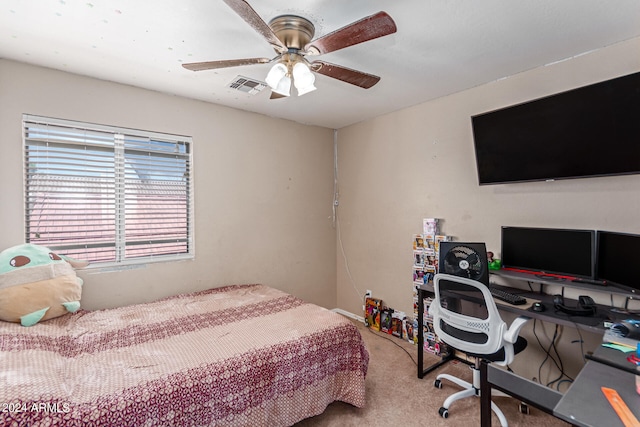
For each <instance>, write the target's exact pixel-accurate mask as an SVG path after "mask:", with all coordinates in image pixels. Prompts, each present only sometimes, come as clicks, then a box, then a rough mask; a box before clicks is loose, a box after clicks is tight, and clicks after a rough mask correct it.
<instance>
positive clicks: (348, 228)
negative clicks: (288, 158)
mask: <svg viewBox="0 0 640 427" xmlns="http://www.w3.org/2000/svg"><path fill="white" fill-rule="evenodd" d="M638 52H640V39H635V40H631V41H627V42H624V43H620V44H618V45H614V46H610V47H607V48H605V49H602V50H599V51H595V52H591V53H589V54H586V55H583V56H579V57H576V58H573V59H569V60H567V61H564V62H560V63H556V64H552V65H549V66H546V67H541V68H537V69H534V70H530V71H527V72H524V73H521V74H518V75H515V76H512V77H509V78H506V79H503V80H499V81H496V82H493V83H489V84H485V85H482V86H479V87H476V88H473V89H470V90H467V91H464V92H460V93H456V94H453V95H450V96H447V97H444V98H441V99H437V100H435V101H432V102H427V103H424V104H421V105H417V106H415V107H412V108H408V109H405V110H402V111H398V112H395V113H392V114H387V115H385V116H381V117H378V118H375V119H373V120H369V121H366V122H363V123H359V124H356V125H353V126H350V127H347V128H344V129H341V130H340V131H339V138H338V141H339V142H338V147H339V148H338V164H339V190H340V206H339V208H338V224H339V241H338V258H337V260H338V277H337V280H338V306H339V307H340V308H342V309H344V310H347V311H350V312H354V313H358V314H359V313H361V306H362V296H363V294H364V292H365V290H366V289H371V290H372V291H373V295H374V296H377V297H379V298H382V299H383V300H384V301H385V302H386V303H387V304H388V305H389V306H391V307H393V308H396V309H399V310H404V311H406V312H408V313H411V312H412V304H411V301H412V279H411V265H412V249H411V239H412V235H413V234H414V233H419V232H420V231H421V229H422V218H425V217H435V218H442V219H443V220H444V222H443V227H442V228H443V232H444V233H445V234H448V235H452V236H455V238H456V239H457V240H460V241H483V242H486V244H487V247H488V249H489V250H493V251H495V252H496V253H498V254H499V251H500V226H501V225H521V226H540V227H559V228H562V227H566V228H587V229H603V230H612V231H626V232H631V233H640V221H639V218H640V176H638V175H634V176H622V177H607V178H589V179H577V180H563V181H556V182H538V183H520V184H509V185H494V186H483V187H480V186H478V183H477V176H476V167H475V154H474V149H473V139H472V130H471V121H470V117H471V116H472V115H475V114H478V113H482V112H486V111H490V110H493V109H497V108H501V107H505V106H509V105H512V104H516V103H520V102H523V101H528V100H531V99H535V98H539V97H543V96H546V95H550V94H553V93H557V92H560V91H564V90H568V89H572V88H575V87H579V86H583V85H587V84H590V83H594V82H598V81H601V80H606V79H610V78H614V77H618V76H621V75H625V74H629V73H632V72H637V71H638V70H640V55H638ZM468 71H469V72H473V70H472V69H471V70H468ZM421 72H424V73H428V72H429V71H428V70H423V71H421ZM603 149H606V141H603ZM567 155H570V153H567ZM594 161H597V159H594ZM343 250H344V254H343V253H342V251H343ZM345 260H346V261H345ZM347 267H348V268H347ZM570 294H571V293H570V292H569V293H568V294H567V295H570ZM594 296H595V297H596V300H597V301H599V302H603V303H608V302H609V295H608V294H601V295H600V294H599V295H594ZM538 327H540V326H538ZM547 327H548V328H550V333H553V327H552V326H550V325H547ZM528 328H530V326H528ZM538 330H540V329H538ZM575 335H576V334H575V330H570V328H567V330H566V331H565V336H566V338H565V339H564V340H563V342H570V341H572V340H574V339H578V338H576V336H575ZM587 335H589V334H587ZM530 338H531V339H530V340H529V342H530V344H531V345H532V346H533V347H534V348H532V349H530V350H527V351H528V352H529V354H530V355H531V354H532V353H531V352H536V351H538V352H539V350H536V349H535V347H537V344H535V338H533V337H530ZM597 338H598V337H595V338H593V337H585V340H591V341H590V343H591V345H595V344H596V343H597ZM594 339H595V340H596V341H594ZM578 346H579V344H573V347H571V346H569V348H567V349H565V352H564V357H566V358H567V359H571V358H572V357H573V358H574V359H578V360H577V362H578V363H579V354H581V351H580V348H579V347H578ZM535 366H536V369H537V365H535ZM528 376H530V377H533V376H537V372H531V373H530V375H528Z"/></svg>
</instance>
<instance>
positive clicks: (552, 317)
mask: <svg viewBox="0 0 640 427" xmlns="http://www.w3.org/2000/svg"><path fill="white" fill-rule="evenodd" d="M505 290H507V291H508V292H513V293H518V294H520V295H522V296H524V297H525V298H527V300H528V302H529V303H531V302H532V301H529V300H538V301H541V302H543V303H544V304H545V305H546V306H547V310H546V311H543V312H534V311H531V310H529V309H528V307H530V305H531V304H527V305H525V306H514V305H510V304H507V303H503V302H501V301H496V303H497V305H498V309H499V310H502V311H507V312H510V313H513V314H515V315H518V316H527V317H530V318H534V319H539V320H542V321H546V322H551V323H555V324H559V325H565V326H570V327H574V328H578V329H583V330H587V331H591V332H595V333H599V334H604V332H605V327H604V321H605V320H606V321H609V322H617V321H621V320H624V319H627V318H629V315H628V314H623V313H619V312H617V311H611V310H610V308H609V307H608V306H603V305H597V314H596V316H571V315H568V314H566V313H563V312H557V311H556V310H555V309H554V307H553V296H552V295H546V294H543V293H539V292H531V291H524V290H521V289H512V288H511V289H509V288H505ZM599 290H600V291H601V292H608V291H609V289H608V288H607V289H599ZM433 291H434V289H433V286H432V285H429V284H425V285H420V286H418V378H423V377H424V376H425V375H426V374H427V373H429V372H431V371H432V370H434V369H436V368H437V367H439V366H441V365H442V364H443V363H446V362H447V361H448V360H450V359H452V358H453V357H454V356H453V355H450V356H448V357H447V358H443V359H442V360H440V361H439V362H437V363H434V364H432V365H431V366H429V367H428V368H426V369H425V367H424V360H423V352H424V347H423V346H424V339H423V326H424V298H426V297H427V296H428V295H430V294H433ZM566 304H568V305H576V304H577V301H570V300H566ZM594 356H596V357H598V358H602V359H605V360H606V361H609V362H611V363H613V364H616V363H617V364H624V363H627V362H626V360H625V359H626V355H625V354H623V353H621V352H619V351H617V350H613V349H608V348H604V347H599V348H598V349H597V350H596V352H595V353H594ZM627 364H628V363H627ZM628 365H630V364H628ZM480 376H481V399H480V401H481V404H480V405H481V422H482V424H481V425H482V427H489V426H490V425H491V406H490V405H491V388H496V389H498V390H501V391H503V392H505V393H507V394H509V395H511V396H514V397H516V398H518V399H520V400H521V401H523V402H526V403H528V404H530V405H531V406H534V407H536V408H538V409H541V410H543V411H545V412H547V413H549V414H551V415H554V416H556V417H557V418H560V419H562V420H564V421H567V422H569V423H571V424H573V425H576V426H581V427H592V426H593V427H600V426H621V427H623V424H622V422H621V421H620V419H619V418H618V416H617V415H616V413H615V411H614V410H613V408H612V407H611V405H610V404H609V402H608V401H607V399H606V398H605V396H604V394H603V393H602V391H601V390H600V387H602V386H604V387H609V388H613V389H615V390H616V391H618V393H619V394H620V396H621V397H622V399H623V400H624V401H625V403H626V404H627V406H629V407H630V408H632V412H633V413H634V414H635V415H636V417H638V418H639V419H640V404H638V402H639V401H640V396H639V395H638V394H637V393H636V391H635V390H636V388H635V375H634V374H633V373H630V372H626V371H623V370H621V369H618V368H615V367H612V366H609V365H607V364H603V363H599V362H596V361H593V360H589V361H588V362H587V363H586V364H585V366H584V368H583V369H582V370H581V371H580V373H579V375H578V376H577V377H576V379H575V381H574V383H573V384H572V385H571V387H570V388H569V390H568V391H567V392H566V393H565V394H564V395H563V394H561V393H559V392H557V391H555V390H553V389H551V388H548V387H545V386H543V385H541V384H538V383H534V382H533V381H530V380H528V379H526V378H522V377H520V376H518V375H516V374H513V373H510V372H508V371H506V370H503V369H500V368H497V367H495V366H493V365H491V364H490V363H487V362H486V361H484V362H483V363H481V369H480Z"/></svg>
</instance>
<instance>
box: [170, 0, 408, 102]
mask: <svg viewBox="0 0 640 427" xmlns="http://www.w3.org/2000/svg"><path fill="white" fill-rule="evenodd" d="M223 1H224V2H225V3H226V4H227V5H228V6H229V7H231V9H233V10H234V11H235V12H236V13H237V14H238V15H239V16H240V17H241V18H242V19H244V20H245V21H246V22H247V23H248V24H249V25H251V27H253V29H254V30H256V31H257V32H258V33H259V34H260V35H262V36H263V37H264V38H265V39H266V41H267V42H268V43H269V44H271V46H272V47H273V48H274V49H275V51H276V54H277V55H276V56H275V57H274V58H271V59H270V58H244V59H229V60H222V61H206V62H192V63H188V64H182V66H183V67H184V68H186V69H187V70H191V71H202V70H211V69H217V68H228V67H238V66H242V65H252V64H267V63H273V62H275V65H274V66H273V67H272V68H271V70H270V71H269V74H268V75H267V77H266V79H265V81H266V82H267V84H268V85H269V86H270V87H271V89H272V96H271V98H272V99H273V98H281V97H284V96H289V94H290V89H291V86H292V83H293V86H295V87H296V89H297V91H298V95H304V94H305V93H308V92H311V91H312V90H315V89H316V88H315V86H314V82H315V76H314V75H313V73H312V71H313V72H315V73H318V74H322V75H324V76H327V77H331V78H334V79H338V80H341V81H343V82H346V83H350V84H352V85H355V86H359V87H361V88H364V89H369V88H370V87H372V86H373V85H375V84H376V83H378V81H380V77H378V76H374V75H373V74H368V73H364V72H362V71H357V70H353V69H351V68H347V67H343V66H340V65H336V64H332V63H329V62H326V61H320V60H315V61H312V62H310V61H309V60H308V59H307V58H306V57H307V56H317V55H322V54H325V53H329V52H334V51H336V50H340V49H344V48H346V47H349V46H353V45H356V44H359V43H362V42H366V41H369V40H373V39H377V38H379V37H383V36H386V35H389V34H393V33H395V32H396V30H397V29H396V24H395V22H394V21H393V19H392V18H391V17H390V16H389V15H388V14H387V13H386V12H378V13H376V14H373V15H370V16H367V17H365V18H362V19H360V20H358V21H355V22H353V23H351V24H349V25H347V26H345V27H342V28H340V29H338V30H336V31H333V32H331V33H329V34H326V35H324V36H322V37H319V38H317V39H315V40H313V36H314V34H315V27H314V25H313V24H312V23H311V21H309V20H308V19H305V18H303V17H301V16H296V15H281V16H277V17H275V18H273V19H272V20H271V21H270V22H269V24H267V23H266V22H265V21H264V20H263V19H262V18H261V17H260V16H259V15H258V14H257V13H256V11H255V10H253V8H252V7H251V6H250V5H249V3H247V2H246V1H245V0H223Z"/></svg>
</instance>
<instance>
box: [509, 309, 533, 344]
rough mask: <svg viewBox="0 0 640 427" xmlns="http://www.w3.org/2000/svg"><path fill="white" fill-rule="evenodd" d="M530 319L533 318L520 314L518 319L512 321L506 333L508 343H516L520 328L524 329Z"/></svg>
mask: <svg viewBox="0 0 640 427" xmlns="http://www.w3.org/2000/svg"><path fill="white" fill-rule="evenodd" d="M529 320H531V318H530V317H526V316H518V317H517V318H516V319H514V321H513V322H511V325H510V326H509V329H507V330H506V331H505V333H504V340H505V341H506V342H508V343H511V344H514V343H515V342H516V340H517V339H518V335H519V334H520V329H522V327H523V326H524V324H525V323H527V322H528V321H529Z"/></svg>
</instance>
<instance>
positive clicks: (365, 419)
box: [296, 321, 569, 427]
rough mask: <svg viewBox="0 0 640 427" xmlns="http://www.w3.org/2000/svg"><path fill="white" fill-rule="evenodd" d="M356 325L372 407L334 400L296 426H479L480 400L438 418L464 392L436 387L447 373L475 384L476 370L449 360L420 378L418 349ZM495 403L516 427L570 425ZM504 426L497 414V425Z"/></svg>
mask: <svg viewBox="0 0 640 427" xmlns="http://www.w3.org/2000/svg"><path fill="white" fill-rule="evenodd" d="M354 323H355V324H356V325H357V326H358V328H359V329H360V333H361V334H362V337H363V339H364V341H365V343H366V345H367V349H368V350H369V355H370V361H369V371H368V374H367V380H366V385H367V405H366V406H365V407H364V408H362V409H358V408H354V407H353V406H351V405H348V404H345V403H342V402H334V403H332V404H331V405H329V407H327V409H326V411H325V412H324V413H322V414H321V415H318V416H316V417H312V418H308V419H306V420H303V421H301V422H300V423H298V424H296V427H321V426H332V427H333V426H335V427H338V426H340V427H351V426H353V427H362V426H385V425H388V426H403V427H412V426H416V427H418V426H420V427H430V426H445V427H463V426H464V427H468V426H479V425H480V400H479V399H477V398H467V399H463V400H459V401H457V402H455V403H453V404H452V405H451V407H450V408H449V418H447V419H443V418H442V417H440V415H439V414H438V409H439V408H440V407H441V406H442V403H443V402H444V400H445V399H446V398H447V396H449V395H450V394H453V393H455V392H456V391H458V390H460V388H459V387H458V386H456V385H454V384H451V382H449V381H446V380H445V381H443V382H442V384H443V385H442V388H441V389H437V388H435V387H434V385H433V382H434V380H435V377H436V375H438V374H439V373H443V372H445V373H449V374H452V375H455V376H458V377H461V378H464V379H465V380H467V381H470V380H471V370H470V368H469V367H468V366H467V365H466V364H464V363H461V362H449V363H447V364H445V365H444V366H442V367H440V368H439V369H437V370H436V371H434V372H431V373H430V374H429V375H427V376H425V378H424V379H422V380H420V379H418V377H417V374H416V372H417V367H416V364H415V361H416V360H417V349H416V346H414V345H412V344H411V343H408V342H406V341H403V340H401V339H399V338H396V337H393V336H391V335H387V334H382V333H379V332H373V331H370V330H369V329H367V328H366V327H365V326H364V325H363V324H361V323H359V322H355V321H354ZM403 349H405V350H406V351H407V352H408V353H409V354H407V353H406V352H405V351H403ZM434 361H437V359H436V358H435V356H431V355H425V365H429V364H430V363H433V362H434ZM493 401H494V402H495V403H496V404H497V405H498V406H499V407H500V409H501V410H502V412H504V414H505V416H506V418H507V420H508V422H509V426H511V427H539V426H545V427H556V426H558V427H560V426H562V427H564V426H568V425H569V424H567V423H565V422H563V421H561V420H558V419H556V418H554V417H552V416H551V415H548V414H546V413H544V412H542V411H539V410H537V409H535V408H530V413H529V414H528V415H525V414H521V413H520V412H519V409H518V405H519V403H520V402H519V401H517V400H516V399H512V398H509V397H494V399H493ZM499 425H500V423H499V422H498V419H497V417H496V416H495V415H494V416H493V417H492V426H499Z"/></svg>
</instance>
